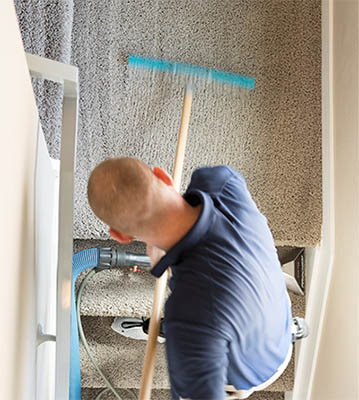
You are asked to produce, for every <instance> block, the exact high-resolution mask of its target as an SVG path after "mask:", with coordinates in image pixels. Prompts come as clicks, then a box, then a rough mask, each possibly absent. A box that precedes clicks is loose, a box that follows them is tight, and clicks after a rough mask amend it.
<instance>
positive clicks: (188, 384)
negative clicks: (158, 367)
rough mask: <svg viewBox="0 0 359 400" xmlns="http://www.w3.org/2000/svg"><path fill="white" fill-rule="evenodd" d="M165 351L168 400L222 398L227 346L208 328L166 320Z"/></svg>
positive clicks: (225, 378) (224, 341) (225, 379)
mask: <svg viewBox="0 0 359 400" xmlns="http://www.w3.org/2000/svg"><path fill="white" fill-rule="evenodd" d="M166 350H167V352H166V353H167V361H168V371H169V377H170V383H171V392H172V399H173V400H178V399H179V397H178V396H181V397H182V398H183V399H191V400H223V399H224V397H225V384H226V381H227V366H228V345H227V341H226V340H225V339H223V338H221V337H215V336H212V335H211V334H209V333H208V327H206V326H201V325H196V324H193V323H184V322H183V321H177V322H175V321H171V322H170V323H168V324H167V323H166Z"/></svg>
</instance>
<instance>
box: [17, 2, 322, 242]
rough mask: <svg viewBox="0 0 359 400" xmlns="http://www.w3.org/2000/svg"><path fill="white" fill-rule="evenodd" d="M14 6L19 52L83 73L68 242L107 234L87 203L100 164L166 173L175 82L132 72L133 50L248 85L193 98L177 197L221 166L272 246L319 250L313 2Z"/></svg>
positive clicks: (53, 113) (175, 121) (317, 39)
mask: <svg viewBox="0 0 359 400" xmlns="http://www.w3.org/2000/svg"><path fill="white" fill-rule="evenodd" d="M16 4H17V9H18V14H19V19H20V26H21V28H22V31H23V37H24V42H25V47H26V48H27V49H30V50H31V51H32V52H35V53H38V54H41V55H43V54H45V55H47V56H49V57H51V58H55V59H61V57H60V55H59V54H60V53H61V52H64V54H65V53H66V54H67V55H68V54H71V63H73V64H75V65H77V66H78V67H79V69H80V90H81V98H80V115H79V132H78V151H77V171H76V177H75V183H76V186H75V221H74V224H75V225H74V228H75V230H74V232H75V237H76V238H103V239H104V238H107V233H106V228H105V226H104V225H103V224H102V223H101V222H100V221H98V220H97V219H96V218H95V216H94V215H93V213H92V212H91V210H90V209H89V206H88V203H87V198H86V185H87V180H88V177H89V174H90V172H91V170H92V169H93V168H94V167H95V166H96V165H97V164H98V163H99V162H101V161H103V160H104V159H106V158H108V157H113V156H133V157H137V158H139V159H141V160H143V161H144V162H146V163H148V164H149V165H150V166H155V165H160V166H162V167H163V168H166V169H167V170H168V171H169V172H170V173H172V168H173V164H172V163H173V158H174V154H175V146H176V137H177V133H178V125H179V119H180V110H181V102H182V96H183V87H181V85H180V84H178V83H177V84H176V83H173V82H171V79H167V78H168V77H165V76H162V75H161V74H155V75H153V76H152V74H146V73H143V72H139V71H133V70H132V69H131V70H129V68H128V67H127V58H128V55H129V54H130V53H134V54H140V55H144V56H147V57H158V58H163V59H169V60H173V61H183V62H189V63H194V64H198V65H202V66H206V67H208V68H219V69H224V70H227V71H231V72H234V73H241V74H247V75H252V76H254V77H255V78H256V89H255V90H254V92H251V93H247V94H246V95H242V94H241V93H240V91H238V90H237V91H231V90H230V89H229V88H225V87H223V88H222V89H219V90H217V91H214V90H212V89H208V88H201V89H199V90H197V92H196V93H195V98H194V103H193V110H192V116H191V123H190V137H189V142H188V147H187V153H186V160H185V167H184V177H183V185H182V190H183V189H184V188H185V187H186V185H187V184H188V181H189V178H190V175H191V173H192V171H193V169H195V168H196V167H199V166H203V165H213V164H222V163H226V164H229V165H230V166H232V167H234V168H237V169H238V170H240V171H241V172H242V173H243V175H244V176H245V178H246V179H247V183H248V187H249V189H250V192H251V193H252V196H253V198H254V199H255V201H256V202H257V204H258V206H259V208H260V210H261V211H262V212H263V213H264V214H265V215H266V217H267V218H268V221H269V224H270V227H271V229H272V231H273V234H274V237H275V239H276V242H277V244H288V245H295V246H302V245H313V244H316V243H318V241H319V240H320V233H321V203H322V201H321V200H322V199H321V21H320V11H321V10H320V4H321V1H320V0H303V1H301V2H298V1H295V0H281V1H277V0H271V1H264V0H255V1H253V0H236V1H231V0H225V1H218V0H216V1H215V0H210V1H208V0H199V1H196V2H194V1H190V0H183V1H181V2H180V3H179V2H178V1H174V0H169V1H168V0H166V1H165V0H158V1H156V2H153V1H150V0H136V1H129V2H117V1H108V2H98V1H94V0H76V1H75V2H74V4H72V2H71V1H70V0H66V1H56V2H51V3H50V2H49V1H47V2H39V1H38V2H35V3H34V2H31V5H30V2H25V1H22V2H20V0H16ZM29 32H30V33H29ZM71 34H72V41H71V43H69V37H70V36H69V35H71ZM38 41H39V43H37V42H38ZM34 42H35V43H36V45H35V44H34ZM44 48H46V49H59V51H60V53H57V52H56V51H55V50H54V52H48V53H46V52H45V53H44V52H43V49H44ZM60 49H61V50H60ZM61 54H62V53H61ZM62 60H65V59H64V58H63V59H62ZM41 96H42V97H41ZM49 96H50V95H49V93H47V92H46V93H42V94H41V95H40V98H39V99H38V104H39V109H40V115H42V121H43V122H44V125H45V129H44V130H45V132H46V137H47V139H48V145H49V149H50V153H51V154H52V155H54V156H58V148H59V147H58V144H59V130H58V127H59V126H60V123H61V122H59V119H58V118H59V117H58V115H61V113H60V114H58V113H59V111H60V108H59V106H58V104H59V102H58V99H57V100H56V96H54V99H53V101H52V100H51V99H50V98H49ZM57 97H59V96H57ZM60 97H61V96H60ZM51 98H52V97H51ZM46 128H47V129H46Z"/></svg>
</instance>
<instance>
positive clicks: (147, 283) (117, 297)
mask: <svg viewBox="0 0 359 400" xmlns="http://www.w3.org/2000/svg"><path fill="white" fill-rule="evenodd" d="M106 246H113V247H117V248H118V247H121V249H125V250H126V251H130V252H137V253H144V252H145V247H144V245H143V244H142V243H135V244H131V245H126V246H123V245H119V244H118V243H116V242H114V241H112V240H108V241H98V240H97V241H96V240H92V241H85V240H75V241H74V249H75V251H76V252H77V251H80V250H83V249H86V248H90V247H106ZM295 251H296V250H295V249H291V248H288V247H287V248H285V247H279V248H278V254H279V257H280V260H281V262H282V263H285V262H287V261H288V260H290V259H291V257H292V254H293V252H295ZM85 274H86V272H84V273H83V275H81V276H80V277H79V278H78V282H77V286H78V285H79V283H80V282H81V280H82V279H83V277H84V275H85ZM153 290H154V279H153V278H152V276H151V275H150V274H149V273H148V272H146V271H141V272H132V271H131V270H130V269H129V268H128V269H126V268H124V269H122V270H113V271H103V272H100V273H98V274H96V275H94V277H93V278H92V280H90V281H89V283H88V285H87V286H86V288H85V290H84V293H83V297H82V304H81V315H82V322H83V328H84V332H85V335H86V338H87V340H88V342H89V345H90V349H91V351H92V353H93V355H94V357H95V359H96V361H97V362H98V364H99V365H100V367H101V369H102V370H103V372H104V373H105V375H106V376H107V377H108V378H109V379H110V381H111V382H112V383H113V384H114V386H115V387H116V388H119V389H123V388H131V389H139V383H140V379H141V372H142V366H143V358H144V352H145V346H146V342H145V341H143V342H142V341H136V340H132V339H128V338H125V337H123V336H121V335H119V334H117V333H116V332H114V331H113V330H112V329H111V324H112V321H113V319H114V317H116V316H124V315H127V316H133V317H142V316H144V317H149V316H150V313H151V305H152V299H153ZM290 297H291V300H292V304H293V314H294V315H295V316H304V310H305V303H304V301H305V299H304V297H301V296H297V295H294V294H292V293H290ZM164 347H165V346H164V344H158V352H157V362H156V368H155V375H154V380H153V389H154V391H153V394H152V398H153V399H156V400H157V399H158V400H162V399H170V396H169V390H168V389H169V382H168V376H167V367H166V359H165V348H164ZM294 353H295V352H294ZM294 363H295V356H293V357H292V360H291V362H290V364H289V366H288V367H287V369H286V371H285V372H284V373H283V375H282V376H281V377H280V379H278V380H277V381H276V382H274V383H273V384H272V385H271V386H269V387H268V388H267V389H266V390H265V391H263V392H261V393H256V394H253V395H252V396H251V397H250V399H251V400H253V399H277V398H278V399H284V397H283V396H284V392H288V391H291V390H292V389H293V385H294ZM81 371H82V388H83V389H84V390H83V399H86V400H87V399H92V398H95V397H96V394H98V393H99V391H100V389H103V388H104V384H103V382H102V379H101V377H100V376H99V375H98V373H97V371H96V370H95V369H94V367H93V366H92V364H91V362H90V360H89V359H88V356H87V354H86V352H85V351H84V349H83V347H82V346H81ZM119 392H120V395H121V396H122V394H121V391H119ZM91 396H92V397H91ZM108 396H109V397H108V398H109V399H112V398H114V397H110V395H108ZM126 396H129V395H127V394H126V393H125V392H123V398H124V399H127V398H129V399H130V397H126ZM104 398H105V399H106V395H105V396H104Z"/></svg>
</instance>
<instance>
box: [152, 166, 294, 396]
mask: <svg viewBox="0 0 359 400" xmlns="http://www.w3.org/2000/svg"><path fill="white" fill-rule="evenodd" d="M184 198H185V199H186V201H187V202H189V203H190V204H191V205H193V206H195V205H198V204H199V203H202V205H203V208H202V212H201V215H200V217H199V219H198V221H197V222H196V224H195V225H194V226H193V227H192V229H191V230H190V231H189V232H188V234H187V235H186V236H185V237H184V238H182V240H181V241H180V242H179V243H177V244H176V245H175V246H173V247H172V248H171V249H170V250H169V252H168V253H167V255H166V256H165V257H164V258H163V259H162V260H161V261H160V262H159V263H158V264H157V265H156V266H155V267H154V269H153V274H154V275H156V276H159V275H160V274H161V273H162V272H163V270H164V268H166V266H168V265H170V266H171V267H172V270H173V277H172V279H171V282H170V287H171V289H172V294H171V296H170V297H169V299H168V301H167V303H166V310H165V323H166V338H167V341H166V346H167V357H168V366H169V373H170V379H171V386H172V389H173V391H174V398H176V397H175V395H176V394H179V395H181V396H182V397H185V398H186V397H188V398H191V399H205V400H210V399H216V400H218V399H221V398H223V395H224V389H223V388H224V385H225V384H230V385H233V386H235V387H236V388H237V389H238V390H248V389H250V388H252V387H254V386H258V385H260V384H261V383H263V382H265V381H266V380H268V379H269V378H271V376H272V375H273V374H275V372H276V370H277V369H278V367H279V366H280V365H281V364H282V363H283V361H284V359H285V358H286V356H287V354H288V349H289V348H290V346H291V331H290V326H291V311H290V305H289V299H288V295H287V291H286V287H285V283H284V279H283V276H282V272H281V267H280V264H279V261H278V257H277V253H276V249H275V246H274V242H273V238H272V235H271V232H270V230H269V228H268V225H267V220H266V218H265V217H264V216H263V215H262V214H261V213H260V212H259V211H258V209H257V207H256V205H255V203H254V202H253V200H252V198H251V196H250V194H249V192H248V190H247V186H246V183H245V181H244V178H243V177H242V176H241V175H240V174H239V173H238V172H236V171H234V170H232V169H230V168H228V167H226V166H219V167H214V168H201V169H199V170H197V171H195V173H194V174H193V176H192V180H191V184H190V186H189V187H188V189H187V191H186V193H185V195H184ZM175 392H176V393H175Z"/></svg>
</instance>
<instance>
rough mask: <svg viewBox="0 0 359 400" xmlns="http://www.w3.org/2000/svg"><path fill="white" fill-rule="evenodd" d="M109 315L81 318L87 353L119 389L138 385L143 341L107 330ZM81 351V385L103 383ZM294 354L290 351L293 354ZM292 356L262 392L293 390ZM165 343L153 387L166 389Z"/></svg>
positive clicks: (167, 384)
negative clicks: (283, 369) (285, 366)
mask: <svg viewBox="0 0 359 400" xmlns="http://www.w3.org/2000/svg"><path fill="white" fill-rule="evenodd" d="M112 321H113V318H109V317H107V318H105V317H102V318H97V317H83V318H82V324H83V329H84V333H85V335H86V338H87V340H88V342H89V346H90V349H91V353H92V355H93V357H94V359H95V360H96V362H97V363H98V364H99V366H100V368H101V369H102V371H103V372H104V374H105V375H106V377H107V378H108V379H109V380H110V381H111V382H112V383H113V385H114V386H115V387H119V388H139V385H140V380H141V375H142V366H143V359H144V354H145V350H146V341H142V340H141V341H140V340H133V339H128V338H125V337H123V336H121V335H119V334H118V333H117V332H114V331H113V330H112V329H111V323H112ZM80 354H81V385H82V387H86V388H98V387H101V386H103V381H102V378H101V376H100V375H99V374H98V372H97V371H96V370H95V368H94V367H93V365H92V363H91V362H90V361H89V358H88V356H87V354H86V353H85V351H84V348H83V346H82V345H81V346H80ZM293 354H294V353H293ZM294 362H295V357H294V356H293V357H292V359H291V361H290V363H289V365H288V367H287V368H286V370H285V371H284V372H283V374H282V375H281V376H280V378H279V379H278V380H276V381H275V382H274V383H273V384H272V385H270V386H268V388H266V389H264V391H274V392H285V391H291V390H293V385H294ZM169 387H170V386H169V380H168V372H167V362H166V354H165V344H158V346H157V353H156V363H155V373H154V378H153V388H154V389H169Z"/></svg>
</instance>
